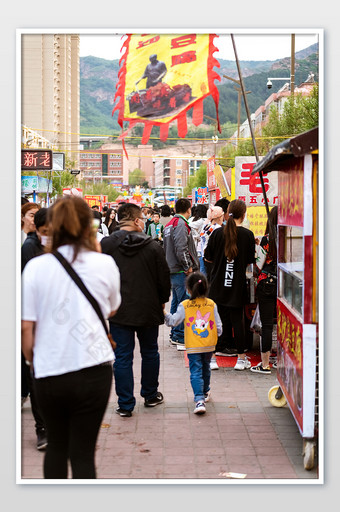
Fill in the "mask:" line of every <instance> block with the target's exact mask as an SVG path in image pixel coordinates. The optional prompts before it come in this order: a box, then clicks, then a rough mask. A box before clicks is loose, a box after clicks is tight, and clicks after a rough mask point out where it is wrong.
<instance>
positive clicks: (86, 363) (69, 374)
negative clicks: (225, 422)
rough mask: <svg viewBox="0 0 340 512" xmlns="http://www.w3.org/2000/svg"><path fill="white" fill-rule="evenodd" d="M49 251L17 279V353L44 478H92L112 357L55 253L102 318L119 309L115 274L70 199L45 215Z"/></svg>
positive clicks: (84, 209) (81, 209)
mask: <svg viewBox="0 0 340 512" xmlns="http://www.w3.org/2000/svg"><path fill="white" fill-rule="evenodd" d="M48 220H49V226H50V231H51V233H50V234H51V242H50V244H51V245H50V248H48V249H47V250H48V252H47V253H46V254H43V255H41V256H38V257H36V258H33V259H32V260H30V261H29V262H28V263H27V265H26V267H25V269H24V271H23V274H22V350H23V353H24V355H25V358H26V360H27V362H28V363H29V364H32V365H33V368H34V385H35V389H36V395H37V401H38V403H39V407H40V410H41V413H42V415H43V417H44V420H45V424H46V429H47V439H48V446H47V450H46V455H45V461H44V477H45V478H67V462H68V459H70V462H71V468H72V478H96V471H95V463H94V454H95V445H96V440H97V436H98V432H99V428H100V425H101V421H102V418H103V415H104V412H105V409H106V406H107V403H108V399H109V395H110V390H111V384H112V376H113V373H112V362H113V360H114V352H113V350H112V347H111V344H110V341H109V340H108V337H107V335H106V332H105V329H104V327H103V324H102V323H101V321H100V319H99V317H98V315H97V313H96V312H95V310H94V308H93V306H92V305H91V303H90V302H89V301H88V299H87V298H86V297H85V295H84V294H83V293H82V291H81V290H80V289H79V288H78V286H77V285H76V284H75V282H74V281H73V279H72V278H71V277H70V276H69V274H68V273H67V272H66V270H65V269H64V267H63V266H62V264H61V263H60V262H59V261H58V260H57V258H56V257H55V256H54V254H53V252H54V251H56V250H58V252H59V253H61V254H62V256H64V258H66V260H67V261H68V262H69V263H70V264H71V265H72V267H73V269H74V270H75V271H76V273H77V274H78V276H79V277H80V278H81V280H82V281H83V283H84V284H85V286H86V288H87V289H88V290H89V292H90V293H91V294H92V295H93V297H95V299H96V300H97V302H98V304H99V305H100V308H101V311H102V313H103V316H104V318H105V319H107V318H109V317H110V316H112V315H113V314H114V313H115V312H116V310H117V309H118V307H119V306H120V302H121V296H120V275H119V270H118V267H117V266H116V264H115V263H114V261H113V259H112V258H111V257H110V256H107V255H105V254H100V253H99V252H97V251H98V245H99V244H98V243H97V241H96V233H95V230H94V229H93V226H92V221H93V216H92V212H91V210H90V208H89V207H88V205H87V204H86V202H85V201H84V200H83V199H81V198H78V197H73V196H68V197H65V198H63V199H61V200H59V201H57V202H56V203H55V204H54V205H53V206H52V207H51V208H50V209H49V216H48Z"/></svg>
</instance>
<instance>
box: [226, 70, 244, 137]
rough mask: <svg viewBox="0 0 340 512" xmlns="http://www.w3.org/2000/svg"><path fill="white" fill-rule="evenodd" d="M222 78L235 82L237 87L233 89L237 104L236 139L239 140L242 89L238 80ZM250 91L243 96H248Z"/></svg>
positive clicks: (228, 77)
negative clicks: (236, 95)
mask: <svg viewBox="0 0 340 512" xmlns="http://www.w3.org/2000/svg"><path fill="white" fill-rule="evenodd" d="M223 77H224V78H227V79H228V80H231V81H232V82H235V83H236V84H237V85H238V86H239V87H236V86H235V85H234V89H235V90H236V91H237V94H238V102H237V139H239V138H240V126H241V95H242V89H241V82H240V81H239V80H236V79H235V78H231V76H227V75H223ZM250 93H251V91H245V94H250Z"/></svg>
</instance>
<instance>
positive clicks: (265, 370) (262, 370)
mask: <svg viewBox="0 0 340 512" xmlns="http://www.w3.org/2000/svg"><path fill="white" fill-rule="evenodd" d="M250 371H251V372H253V373H259V374H261V375H270V374H271V370H270V366H262V363H259V364H258V365H256V366H252V367H251V368H250Z"/></svg>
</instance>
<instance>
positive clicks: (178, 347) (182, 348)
mask: <svg viewBox="0 0 340 512" xmlns="http://www.w3.org/2000/svg"><path fill="white" fill-rule="evenodd" d="M177 350H185V345H184V343H182V344H181V345H177Z"/></svg>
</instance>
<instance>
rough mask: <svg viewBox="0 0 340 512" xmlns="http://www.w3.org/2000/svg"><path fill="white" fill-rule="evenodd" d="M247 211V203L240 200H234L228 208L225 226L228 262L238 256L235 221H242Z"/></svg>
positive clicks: (225, 250) (225, 252)
mask: <svg viewBox="0 0 340 512" xmlns="http://www.w3.org/2000/svg"><path fill="white" fill-rule="evenodd" d="M246 211H247V206H246V203H245V202H244V201H241V200H240V199H234V200H233V201H231V203H230V204H229V206H228V211H227V213H228V217H227V222H226V224H225V226H224V239H225V245H224V254H225V256H226V258H227V259H228V261H232V260H234V259H235V258H236V256H237V254H238V248H237V226H236V222H235V219H242V217H243V216H244V214H245V213H246Z"/></svg>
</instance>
